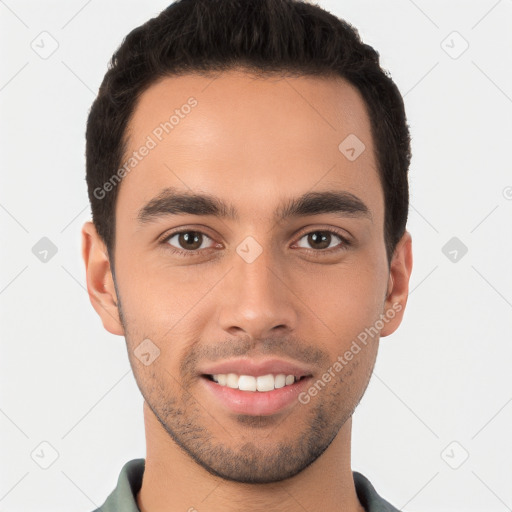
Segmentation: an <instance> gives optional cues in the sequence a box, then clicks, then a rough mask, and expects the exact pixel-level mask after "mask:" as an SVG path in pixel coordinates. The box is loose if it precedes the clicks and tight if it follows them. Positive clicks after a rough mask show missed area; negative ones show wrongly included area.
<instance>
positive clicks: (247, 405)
mask: <svg viewBox="0 0 512 512" xmlns="http://www.w3.org/2000/svg"><path fill="white" fill-rule="evenodd" d="M289 375H292V374H289ZM311 380H312V377H311V376H308V377H305V378H303V379H301V380H300V381H297V382H295V383H294V384H291V385H290V386H284V387H283V388H279V389H274V390H273V391H266V392H260V391H240V390H239V389H233V388H230V387H228V386H221V385H220V384H217V383H216V382H214V381H213V380H209V379H208V378H207V377H205V376H201V378H200V381H201V383H202V384H201V385H202V386H204V388H205V392H206V393H207V394H208V395H210V396H211V397H212V398H213V401H214V402H216V403H218V404H220V405H221V407H222V408H224V409H228V410H229V411H230V412H234V413H237V414H247V415H257V416H269V415H271V414H276V413H278V412H281V411H282V410H284V409H286V408H288V407H290V406H291V405H292V404H293V403H296V402H298V396H299V394H300V393H301V392H303V391H304V390H305V389H306V388H307V387H308V386H309V385H310V382H311Z"/></svg>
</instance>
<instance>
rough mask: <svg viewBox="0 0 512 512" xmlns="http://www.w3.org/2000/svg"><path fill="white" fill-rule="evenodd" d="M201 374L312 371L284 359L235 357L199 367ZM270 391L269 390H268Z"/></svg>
mask: <svg viewBox="0 0 512 512" xmlns="http://www.w3.org/2000/svg"><path fill="white" fill-rule="evenodd" d="M200 373H201V375H217V374H219V373H220V374H228V373H236V374H237V375H252V376H253V377H260V376H261V375H268V374H269V373H272V374H273V375H278V374H280V373H284V374H285V375H295V376H296V377H306V376H311V375H312V371H311V370H310V369H308V368H307V367H305V366H303V365H301V364H300V363H297V362H291V361H286V360H284V359H276V358H272V359H247V358H237V359H230V360H228V361H222V362H220V363H217V364H213V365H211V366H205V367H203V368H201V369H200ZM269 393H271V391H269Z"/></svg>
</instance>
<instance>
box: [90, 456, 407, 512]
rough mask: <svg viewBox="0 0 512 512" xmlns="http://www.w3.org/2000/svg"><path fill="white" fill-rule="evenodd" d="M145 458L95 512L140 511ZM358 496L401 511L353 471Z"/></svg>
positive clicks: (126, 469)
mask: <svg viewBox="0 0 512 512" xmlns="http://www.w3.org/2000/svg"><path fill="white" fill-rule="evenodd" d="M145 463H146V461H145V459H133V460H130V461H129V462H127V463H126V464H125V465H124V466H123V468H122V469H121V473H120V475H119V479H118V480H117V487H116V488H115V489H114V490H113V491H112V492H111V493H110V495H109V496H108V498H107V500H106V501H105V503H104V504H103V505H102V506H101V507H100V508H97V509H96V510H94V512H140V510H139V507H137V500H136V496H137V493H138V492H139V490H140V488H141V486H142V475H143V474H144V467H145ZM352 474H353V476H354V484H355V487H356V493H357V497H358V498H359V501H360V502H361V505H362V506H363V507H364V509H365V510H366V512H400V511H399V510H398V509H397V508H395V507H393V505H391V504H390V503H388V502H387V501H386V500H385V499H383V498H381V497H380V496H379V495H378V494H377V491H376V490H375V489H374V487H373V485H372V484H371V483H370V481H369V480H368V479H367V478H366V477H365V476H364V475H362V474H361V473H358V472H357V471H352Z"/></svg>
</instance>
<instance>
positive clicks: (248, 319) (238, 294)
mask: <svg viewBox="0 0 512 512" xmlns="http://www.w3.org/2000/svg"><path fill="white" fill-rule="evenodd" d="M284 265H285V264H282V263H281V264H278V263H277V260H276V259H274V258H273V257H272V254H271V251H270V250H268V249H265V250H263V252H262V253H261V254H260V255H259V256H258V257H257V258H256V259H255V260H254V261H252V262H251V263H249V262H247V261H245V260H244V259H243V258H241V257H239V256H238V255H236V256H235V257H234V258H233V268H232V269H231V271H230V272H228V274H227V275H226V278H225V282H224V283H223V286H222V291H221V298H220V303H219V305H218V308H219V316H218V321H219V327H220V328H221V329H222V330H224V331H225V332H226V333H228V334H230V335H238V336H239V335H240V334H244V335H246V336H250V337H251V338H253V339H261V338H264V337H266V336H271V335H272V334H275V331H277V330H283V331H286V332H291V331H293V330H295V329H296V323H297V309H296V308H297V305H296V304H297V302H298V299H297V297H296V295H294V293H293V290H292V287H293V285H292V284H291V283H289V282H288V280H287V278H286V272H285V271H284V272H283V271H282V269H283V267H284Z"/></svg>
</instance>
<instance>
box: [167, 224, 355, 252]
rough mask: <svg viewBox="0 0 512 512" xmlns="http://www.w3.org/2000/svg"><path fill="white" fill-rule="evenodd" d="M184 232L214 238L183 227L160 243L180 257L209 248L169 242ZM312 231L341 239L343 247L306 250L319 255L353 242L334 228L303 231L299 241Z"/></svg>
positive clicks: (335, 250) (337, 249)
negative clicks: (178, 247)
mask: <svg viewBox="0 0 512 512" xmlns="http://www.w3.org/2000/svg"><path fill="white" fill-rule="evenodd" d="M182 233H196V234H197V233H199V234H201V235H204V236H206V237H207V238H209V239H210V240H212V238H211V237H210V236H208V235H207V234H206V233H204V232H202V231H198V230H194V229H183V230H181V231H174V232H173V233H170V234H166V235H165V236H164V237H163V238H162V239H161V240H160V243H161V244H162V245H164V246H167V247H166V249H167V248H168V250H170V251H171V252H172V253H173V254H176V255H178V256H180V257H190V256H197V255H198V254H199V253H200V252H201V251H205V250H207V249H195V250H189V251H186V250H184V249H177V248H176V247H174V246H172V245H170V244H169V240H170V239H171V238H173V237H174V236H176V235H180V234H182ZM312 233H329V234H331V235H335V236H337V237H338V238H339V239H340V240H341V247H338V248H336V247H331V248H330V249H306V251H307V252H308V253H315V255H318V256H320V257H322V256H327V255H332V254H333V253H338V252H340V251H346V250H347V249H348V248H349V247H350V245H351V242H350V241H349V240H347V238H345V237H344V236H343V235H341V233H340V232H338V231H336V230H332V229H313V230H311V231H306V232H305V233H301V235H300V236H299V238H298V239H297V241H299V240H301V239H302V238H304V237H305V236H307V235H310V234H312ZM301 249H304V248H301Z"/></svg>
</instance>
